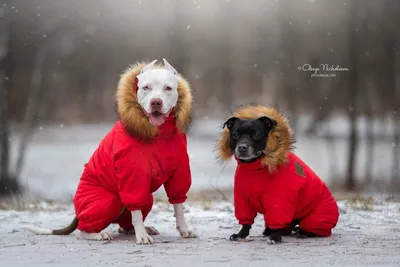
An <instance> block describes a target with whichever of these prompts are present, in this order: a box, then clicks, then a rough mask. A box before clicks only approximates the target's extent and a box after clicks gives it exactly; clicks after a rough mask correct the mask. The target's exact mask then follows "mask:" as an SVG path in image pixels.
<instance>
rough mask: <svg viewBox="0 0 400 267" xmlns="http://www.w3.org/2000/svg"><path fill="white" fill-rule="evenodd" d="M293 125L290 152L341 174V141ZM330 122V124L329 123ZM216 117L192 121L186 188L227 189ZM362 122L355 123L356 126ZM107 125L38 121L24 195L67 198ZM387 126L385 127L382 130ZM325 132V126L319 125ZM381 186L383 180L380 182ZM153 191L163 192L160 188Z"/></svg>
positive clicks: (360, 169) (384, 173)
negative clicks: (189, 174)
mask: <svg viewBox="0 0 400 267" xmlns="http://www.w3.org/2000/svg"><path fill="white" fill-rule="evenodd" d="M304 120H307V118H304V119H303V120H301V121H300V122H302V123H299V125H300V126H301V127H299V128H300V129H299V131H298V133H297V136H296V139H297V144H296V149H295V152H296V153H297V154H298V155H299V156H300V157H301V158H302V159H303V160H304V161H305V162H306V163H307V164H309V165H310V166H311V168H313V169H314V171H315V172H316V173H317V174H319V175H320V177H321V178H322V179H323V180H324V181H325V182H327V183H328V184H330V183H331V182H336V183H337V182H339V181H338V177H340V178H341V177H344V174H345V170H346V169H345V168H346V163H347V143H346V139H343V138H338V139H336V140H335V141H334V142H333V145H328V144H327V143H326V141H325V140H324V139H321V138H312V137H306V136H305V135H304V134H302V130H303V129H304V125H306V123H304V122H303V121H304ZM331 124H332V123H331ZM221 125H222V120H221V121H218V120H196V121H195V123H194V125H193V128H192V131H191V134H189V137H188V146H189V155H190V158H191V169H192V176H193V179H192V180H193V186H192V188H191V192H199V191H204V190H207V191H210V190H211V191H213V190H216V188H218V189H221V190H224V189H231V188H232V185H233V173H234V168H235V162H234V161H233V160H232V162H230V163H229V164H228V165H227V166H226V167H221V166H219V165H217V164H216V160H215V156H216V154H215V152H214V147H215V143H216V140H217V138H218V133H219V132H220V130H221ZM334 126H335V127H333V128H332V129H334V130H333V132H332V133H334V134H335V135H337V136H344V135H345V133H346V127H347V125H346V122H345V121H343V120H342V121H340V120H339V121H334ZM362 126H363V125H362V124H361V125H360V129H362V128H363V127H362ZM111 127H112V124H99V125H77V126H65V125H52V126H46V125H42V126H41V127H40V128H39V129H38V130H37V131H36V133H35V135H34V137H33V140H32V142H31V143H30V145H29V147H28V151H27V152H28V154H27V157H26V162H25V165H24V169H23V171H22V175H21V182H22V184H23V185H25V186H26V187H27V189H28V193H29V194H31V195H33V196H39V198H47V199H56V200H65V199H71V197H72V195H73V194H74V192H75V189H76V186H77V184H78V181H79V178H80V175H81V172H82V169H83V165H84V163H86V162H87V160H88V159H89V157H90V156H91V154H92V153H93V151H94V150H95V149H96V148H97V146H98V144H99V142H100V140H101V139H102V138H103V137H104V135H105V134H106V133H107V132H108V131H109V130H110V129H111ZM389 128H390V125H389V126H388V129H389ZM320 130H321V132H322V133H326V132H327V130H326V129H325V128H322V129H320ZM18 140H19V138H18V135H14V136H13V139H12V145H13V146H12V152H13V153H12V154H13V158H14V159H15V156H16V149H17V144H18ZM367 146H368V144H367V143H366V142H365V140H361V141H360V149H359V152H358V154H357V165H356V171H357V174H358V175H360V176H362V175H363V174H364V170H365V166H366V149H367ZM393 148H394V146H393V144H392V143H391V142H390V141H380V142H378V143H377V144H376V146H375V148H374V153H375V155H376V156H375V160H374V162H372V163H369V164H372V171H373V176H374V177H378V178H379V179H380V180H382V179H383V180H384V179H387V177H390V176H391V175H392V173H391V170H392V150H393ZM382 184H384V182H383V183H382ZM156 195H158V196H163V195H164V192H163V190H161V191H160V192H157V193H156Z"/></svg>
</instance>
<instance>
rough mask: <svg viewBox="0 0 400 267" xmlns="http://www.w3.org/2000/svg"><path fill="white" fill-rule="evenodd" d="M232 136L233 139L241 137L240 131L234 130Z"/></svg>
mask: <svg viewBox="0 0 400 267" xmlns="http://www.w3.org/2000/svg"><path fill="white" fill-rule="evenodd" d="M232 137H233V139H239V137H240V135H239V133H238V132H233V134H232Z"/></svg>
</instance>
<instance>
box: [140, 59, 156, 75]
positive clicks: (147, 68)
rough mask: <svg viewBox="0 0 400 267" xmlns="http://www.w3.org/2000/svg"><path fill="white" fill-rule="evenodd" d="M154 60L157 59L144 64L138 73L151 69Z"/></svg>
mask: <svg viewBox="0 0 400 267" xmlns="http://www.w3.org/2000/svg"><path fill="white" fill-rule="evenodd" d="M156 62H157V59H155V60H153V61H152V62H150V63H149V64H147V65H146V66H144V67H143V69H142V70H141V71H140V73H144V72H146V71H148V70H149V69H152V68H153V66H154V64H155V63H156Z"/></svg>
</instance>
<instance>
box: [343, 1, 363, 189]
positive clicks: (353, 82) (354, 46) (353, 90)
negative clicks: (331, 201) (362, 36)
mask: <svg viewBox="0 0 400 267" xmlns="http://www.w3.org/2000/svg"><path fill="white" fill-rule="evenodd" d="M356 10H357V2H356V1H355V2H353V3H352V9H351V12H350V25H349V26H350V27H349V29H350V31H349V34H350V36H349V41H350V49H349V55H350V76H349V86H348V93H349V105H350V106H349V109H348V116H349V121H350V124H351V126H350V135H349V140H348V144H349V145H348V162H347V179H346V184H345V185H346V189H347V190H350V191H352V190H354V189H355V186H356V182H355V177H354V176H355V164H356V154H357V148H358V131H357V115H358V104H357V97H358V92H359V80H358V79H359V73H358V72H359V68H358V53H359V51H360V47H359V46H358V45H359V42H358V33H357V32H356V31H355V19H356V16H355V13H356V12H355V11H356Z"/></svg>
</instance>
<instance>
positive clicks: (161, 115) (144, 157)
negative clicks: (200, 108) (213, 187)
mask: <svg viewBox="0 0 400 267" xmlns="http://www.w3.org/2000/svg"><path fill="white" fill-rule="evenodd" d="M163 60H164V67H162V66H159V65H157V66H156V65H155V63H156V61H157V60H154V61H152V62H151V63H149V64H147V65H145V64H143V63H140V64H136V65H135V66H132V67H130V68H129V69H128V70H127V71H126V72H125V73H124V74H123V75H122V76H121V79H120V82H119V84H118V89H117V103H118V111H119V114H120V117H121V118H120V120H119V121H118V122H117V123H116V124H115V126H114V127H113V129H112V130H111V131H110V132H109V133H108V134H107V136H106V137H105V138H104V139H103V140H102V142H101V143H100V145H99V147H98V149H97V150H96V151H95V152H94V154H93V155H92V157H91V158H90V160H89V162H88V163H87V164H85V169H84V171H83V173H82V176H81V179H80V183H79V186H78V189H77V192H76V194H75V197H74V206H75V213H76V217H75V218H74V220H73V221H72V222H71V224H70V225H69V226H67V227H65V228H63V229H58V230H52V229H42V228H37V227H34V226H24V229H26V230H28V231H31V232H33V233H36V234H44V235H68V234H70V233H72V232H73V231H74V230H75V229H77V228H78V229H79V230H80V234H79V236H78V237H79V238H82V239H89V240H105V239H108V240H110V239H112V236H111V235H110V234H109V233H106V232H102V231H103V230H104V229H105V228H106V227H108V226H109V225H110V224H111V223H118V224H119V225H120V230H119V232H121V233H135V235H136V241H137V243H138V244H151V243H153V239H152V238H151V237H150V235H155V234H158V231H157V230H156V229H155V228H153V227H145V226H144V223H143V222H144V220H145V218H146V216H147V214H148V213H149V212H150V210H151V208H152V204H153V197H152V193H153V192H155V191H156V190H157V189H158V188H159V187H160V186H161V185H164V187H165V190H166V192H167V196H168V199H169V202H170V203H171V204H173V206H174V213H175V214H174V215H175V218H176V228H177V229H178V231H179V233H180V235H181V236H182V237H184V238H193V237H196V234H195V233H194V232H193V231H191V230H190V229H189V227H188V225H187V224H186V221H185V217H184V212H183V203H184V202H185V200H186V198H187V197H186V194H187V192H188V190H189V188H190V185H191V173H190V167H189V157H188V154H187V143H186V135H185V131H186V129H187V127H188V125H189V124H190V117H191V107H192V95H191V90H190V86H189V83H188V82H187V81H186V80H185V79H184V78H183V77H182V76H181V75H179V74H178V72H177V71H176V70H175V68H173V67H172V66H171V65H170V64H169V63H168V62H167V61H166V60H165V59H163Z"/></svg>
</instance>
